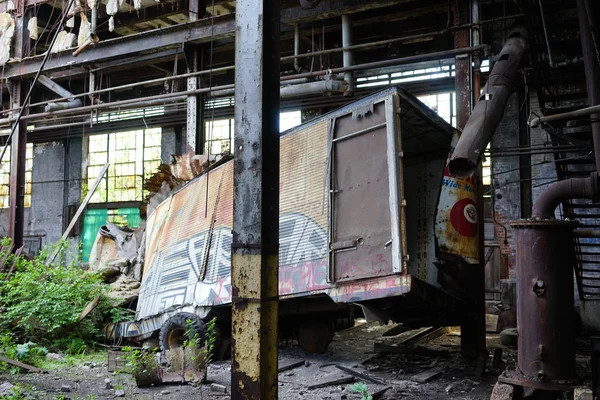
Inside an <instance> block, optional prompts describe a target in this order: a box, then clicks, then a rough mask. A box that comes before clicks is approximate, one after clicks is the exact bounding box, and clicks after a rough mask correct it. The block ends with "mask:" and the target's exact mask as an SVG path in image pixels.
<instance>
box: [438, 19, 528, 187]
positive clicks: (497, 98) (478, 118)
mask: <svg viewBox="0 0 600 400" xmlns="http://www.w3.org/2000/svg"><path fill="white" fill-rule="evenodd" d="M526 48H527V36H526V31H525V29H522V28H519V29H515V30H513V31H512V32H511V33H510V35H509V38H508V40H507V41H506V43H505V44H504V47H503V48H502V51H501V52H500V55H499V57H498V61H497V62H496V64H494V68H492V71H491V72H490V76H489V78H488V81H487V83H486V85H485V87H484V88H483V94H482V95H481V96H480V97H479V101H478V102H477V105H476V106H475V108H474V109H473V113H472V114H471V117H470V118H469V120H468V121H467V124H466V125H465V127H464V129H463V132H462V135H461V136H460V139H459V140H458V143H457V145H456V149H455V150H454V153H453V154H452V159H451V160H450V163H449V164H448V168H449V170H450V173H451V174H452V175H455V176H460V177H466V176H469V175H471V174H472V173H473V171H475V168H476V167H477V165H478V164H479V162H480V161H481V158H482V156H483V152H484V151H485V148H486V146H487V145H488V143H489V142H490V141H491V139H492V135H493V134H494V132H495V131H496V128H497V127H498V124H499V123H500V120H501V119H502V115H503V114H504V109H505V108H506V103H507V102H508V97H509V96H510V92H511V88H512V81H513V80H514V79H515V78H516V77H517V71H518V68H519V65H520V64H521V59H522V57H523V54H524V52H525V49H526Z"/></svg>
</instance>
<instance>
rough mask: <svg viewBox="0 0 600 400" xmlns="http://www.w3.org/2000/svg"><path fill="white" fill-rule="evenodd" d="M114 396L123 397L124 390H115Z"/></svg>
mask: <svg viewBox="0 0 600 400" xmlns="http://www.w3.org/2000/svg"><path fill="white" fill-rule="evenodd" d="M115 397H125V391H124V390H120V389H119V390H115Z"/></svg>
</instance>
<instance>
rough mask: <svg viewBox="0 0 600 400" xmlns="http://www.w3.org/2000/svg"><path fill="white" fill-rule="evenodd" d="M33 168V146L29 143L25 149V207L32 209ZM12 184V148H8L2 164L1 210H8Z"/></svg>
mask: <svg viewBox="0 0 600 400" xmlns="http://www.w3.org/2000/svg"><path fill="white" fill-rule="evenodd" d="M32 168H33V144H32V143H27V147H26V149H25V199H24V204H25V207H31V171H32ZM9 183H10V146H8V147H7V148H6V153H5V154H4V159H3V160H2V163H0V208H8V202H9V193H8V192H9Z"/></svg>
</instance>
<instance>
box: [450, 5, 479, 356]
mask: <svg viewBox="0 0 600 400" xmlns="http://www.w3.org/2000/svg"><path fill="white" fill-rule="evenodd" d="M452 12H453V18H454V25H461V24H465V23H468V22H469V14H470V9H469V2H467V1H462V2H461V1H458V2H456V3H455V7H453V10H452ZM470 44H471V43H470V32H469V31H468V30H457V31H454V48H456V49H458V48H464V47H468V46H469V45H470ZM471 87H472V81H471V55H470V54H461V55H457V56H456V57H455V92H456V124H457V127H458V128H460V129H463V128H464V127H465V125H466V124H467V121H468V120H469V117H470V116H471V106H472V103H471V94H472V93H471ZM476 175H478V176H474V179H475V182H477V187H478V191H479V195H478V198H477V200H478V201H477V211H478V221H477V222H478V229H479V232H480V233H479V240H480V244H479V257H480V259H481V257H482V255H483V251H482V245H483V229H482V228H483V212H482V211H483V203H482V197H481V193H482V190H481V179H480V177H481V174H476ZM458 269H459V274H460V276H461V281H462V282H463V284H464V285H465V287H466V288H467V289H468V292H469V293H470V296H471V298H470V300H471V301H470V302H469V303H468V305H467V306H466V309H465V312H464V317H463V320H462V323H461V336H460V337H461V340H460V344H461V352H462V354H463V355H464V356H467V357H470V358H477V357H479V356H482V355H484V354H485V277H484V268H483V265H482V264H479V265H469V264H466V263H464V264H461V265H459V266H458Z"/></svg>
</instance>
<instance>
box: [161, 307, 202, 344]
mask: <svg viewBox="0 0 600 400" xmlns="http://www.w3.org/2000/svg"><path fill="white" fill-rule="evenodd" d="M188 320H189V321H191V329H193V330H194V332H195V333H196V334H198V339H200V343H201V344H204V341H205V338H206V326H205V324H204V321H202V320H201V319H200V317H198V316H197V315H194V314H191V313H179V314H175V315H173V316H172V317H171V318H169V319H168V320H167V322H165V323H164V324H163V326H162V327H161V328H160V333H159V335H158V341H159V343H160V349H161V350H163V351H164V350H171V349H174V348H178V347H181V346H183V342H184V341H185V340H186V336H185V333H186V332H187V330H188V324H187V321H188Z"/></svg>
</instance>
